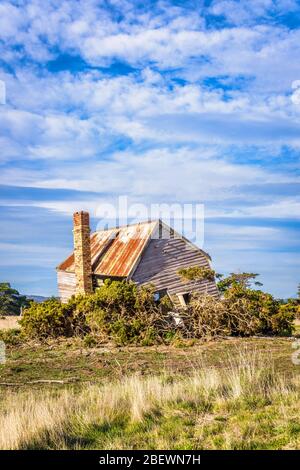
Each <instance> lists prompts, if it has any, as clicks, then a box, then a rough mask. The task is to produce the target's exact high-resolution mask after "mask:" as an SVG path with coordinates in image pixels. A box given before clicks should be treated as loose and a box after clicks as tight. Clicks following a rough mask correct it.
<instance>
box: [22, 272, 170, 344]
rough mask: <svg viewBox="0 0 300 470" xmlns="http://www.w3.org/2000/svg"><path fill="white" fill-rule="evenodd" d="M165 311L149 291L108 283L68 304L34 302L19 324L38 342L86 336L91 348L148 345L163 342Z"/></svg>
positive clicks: (166, 324)
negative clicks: (109, 343) (104, 344)
mask: <svg viewBox="0 0 300 470" xmlns="http://www.w3.org/2000/svg"><path fill="white" fill-rule="evenodd" d="M167 311H168V303H167V302H166V301H165V300H164V301H162V302H156V301H155V300H154V291H153V289H152V288H151V287H140V288H138V287H137V286H136V284H135V283H133V282H126V281H110V280H107V281H105V282H104V284H103V286H101V287H99V288H98V289H97V290H96V292H94V293H93V294H90V295H78V296H76V297H72V298H71V299H70V300H69V302H68V303H67V304H62V303H61V302H60V301H59V300H57V299H54V298H53V299H49V300H47V301H45V302H42V303H34V302H33V303H32V304H31V305H30V307H29V308H27V309H26V310H25V311H24V315H23V318H22V320H21V322H20V323H21V326H22V330H23V332H24V334H26V335H27V336H31V337H38V338H40V339H43V338H46V337H58V336H74V335H80V336H86V335H89V336H88V337H87V338H88V339H86V341H87V343H89V344H92V343H93V345H95V344H96V343H100V342H103V341H109V340H113V341H114V342H115V343H116V344H118V345H125V344H142V345H149V344H154V343H155V342H157V341H162V340H163V338H164V335H165V332H167V331H169V329H170V328H171V321H170V318H169V317H168V314H167ZM92 338H93V339H92Z"/></svg>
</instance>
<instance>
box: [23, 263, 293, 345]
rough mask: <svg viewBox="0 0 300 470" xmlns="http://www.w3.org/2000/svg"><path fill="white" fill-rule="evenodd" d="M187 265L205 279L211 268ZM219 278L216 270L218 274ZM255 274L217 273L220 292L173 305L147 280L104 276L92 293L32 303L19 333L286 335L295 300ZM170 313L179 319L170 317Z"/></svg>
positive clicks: (159, 337)
mask: <svg viewBox="0 0 300 470" xmlns="http://www.w3.org/2000/svg"><path fill="white" fill-rule="evenodd" d="M208 271H209V270H208V269H207V268H206V269H205V270H204V271H203V269H202V268H197V267H195V268H187V269H185V270H181V275H182V276H185V277H186V278H187V279H189V280H191V279H195V278H197V279H199V278H201V276H202V279H208V278H209V279H210V278H211V277H209V276H214V275H215V273H214V272H213V271H211V272H208ZM218 276H219V278H221V276H220V275H218ZM256 276H257V275H256V274H252V273H241V274H232V275H230V276H229V277H228V278H225V279H221V280H220V281H219V284H220V286H219V287H220V297H219V298H216V297H212V296H209V295H203V294H202V295H199V294H194V295H193V296H192V298H191V301H190V303H189V305H188V306H187V308H184V309H183V308H182V309H179V310H178V309H177V311H176V312H175V315H174V311H173V310H174V308H173V306H172V304H171V303H170V299H169V298H168V297H167V296H165V297H163V298H162V299H160V300H159V301H156V300H155V296H154V290H153V288H152V287H151V286H148V287H137V286H136V285H135V284H134V283H133V282H126V281H110V280H107V281H105V283H104V285H103V286H101V287H99V288H98V289H97V290H96V292H95V293H93V294H91V295H79V296H76V297H73V298H71V299H70V300H69V302H68V303H67V304H61V303H60V301H59V300H57V299H54V298H53V299H49V300H47V301H45V302H43V303H39V304H37V303H34V302H33V303H32V304H31V305H30V307H29V308H27V309H26V310H25V311H24V314H23V318H22V320H21V325H22V334H23V335H25V336H27V337H31V338H39V339H45V338H48V337H52V338H55V337H59V336H66V337H70V336H81V337H84V338H85V344H86V346H93V345H95V344H98V343H101V342H107V341H114V343H115V344H117V345H125V344H140V345H151V344H155V343H156V344H157V343H170V342H173V341H177V342H178V341H180V339H184V338H190V339H192V338H207V339H209V338H212V337H218V336H230V335H233V336H250V335H258V334H260V335H290V334H291V333H292V332H293V322H294V319H295V316H296V314H297V309H298V306H297V302H286V303H283V302H282V301H279V300H276V299H274V297H273V296H272V295H271V294H267V293H265V292H263V291H261V290H257V289H255V288H253V287H252V286H251V282H252V281H254V282H255V287H257V284H258V283H257V281H256V280H255V278H256ZM174 317H176V318H177V319H179V320H180V321H177V322H176V321H175V320H174Z"/></svg>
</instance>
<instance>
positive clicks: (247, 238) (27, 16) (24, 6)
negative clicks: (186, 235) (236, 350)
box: [0, 0, 300, 297]
mask: <svg viewBox="0 0 300 470" xmlns="http://www.w3.org/2000/svg"><path fill="white" fill-rule="evenodd" d="M299 57H300V2H299V1H295V0H278V1H275V0H252V1H251V2H249V1H233V0H216V1H200V0H199V1H197V0H194V1H149V2H138V1H125V0H111V1H108V0H107V1H94V0H84V1H80V0H76V1H75V0H69V1H59V0H43V2H41V1H40V0H39V1H38V0H32V1H25V0H19V1H18V0H15V1H2V2H1V3H0V80H2V82H3V83H5V87H6V103H5V104H0V165H1V169H0V175H1V179H0V183H1V186H0V211H1V231H0V279H1V280H3V281H10V282H11V283H12V284H13V285H14V286H16V287H17V288H18V289H19V290H20V291H22V292H24V293H28V294H40V295H51V294H54V295H56V293H57V291H56V272H55V266H56V265H57V264H58V263H59V262H60V261H61V260H62V259H63V258H64V257H65V256H66V255H67V254H68V252H69V251H70V249H71V247H72V220H71V215H72V212H73V211H75V210H79V209H87V210H89V211H90V213H91V215H92V225H93V228H95V227H96V224H97V217H96V214H97V207H98V205H99V204H101V203H105V202H114V201H116V198H117V197H118V196H119V195H128V197H129V198H130V201H132V202H138V203H144V204H150V203H152V202H163V203H173V202H180V203H189V202H192V203H196V202H198V203H203V204H204V205H205V244H204V249H205V250H207V251H208V252H209V253H210V254H211V256H212V259H213V263H214V267H215V269H216V270H217V271H218V272H224V273H229V272H231V271H236V270H243V271H254V272H257V273H260V274H261V281H262V282H263V283H264V287H265V289H267V290H269V291H270V292H271V293H273V294H274V295H276V296H281V297H288V296H295V295H296V290H297V284H298V283H299V282H300V257H299V248H300V242H299V227H300V191H299V188H300V178H299V154H300V61H299Z"/></svg>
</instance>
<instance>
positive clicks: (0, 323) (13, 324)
mask: <svg viewBox="0 0 300 470" xmlns="http://www.w3.org/2000/svg"><path fill="white" fill-rule="evenodd" d="M19 320H20V316H16V315H11V316H8V317H0V330H10V329H11V328H20V325H19Z"/></svg>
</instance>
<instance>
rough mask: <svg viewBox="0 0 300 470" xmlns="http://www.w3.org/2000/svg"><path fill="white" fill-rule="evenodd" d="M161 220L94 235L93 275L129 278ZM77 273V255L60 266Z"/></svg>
mask: <svg viewBox="0 0 300 470" xmlns="http://www.w3.org/2000/svg"><path fill="white" fill-rule="evenodd" d="M158 223H159V221H151V222H142V223H139V224H134V225H128V226H124V227H120V228H113V229H109V230H101V231H97V232H93V233H92V234H91V257H92V272H93V274H98V275H102V276H112V277H128V276H130V274H132V272H133V270H134V269H135V267H136V264H137V262H138V261H139V259H140V256H141V254H142V252H143V250H144V248H145V247H146V246H147V244H148V241H149V240H150V237H151V234H152V233H153V231H154V229H155V227H157V225H158ZM57 269H58V270H60V271H67V272H74V270H75V266H74V253H72V254H71V255H70V256H69V257H68V258H67V259H66V260H65V261H63V262H62V263H61V264H60V265H59V266H58V267H57Z"/></svg>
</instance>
